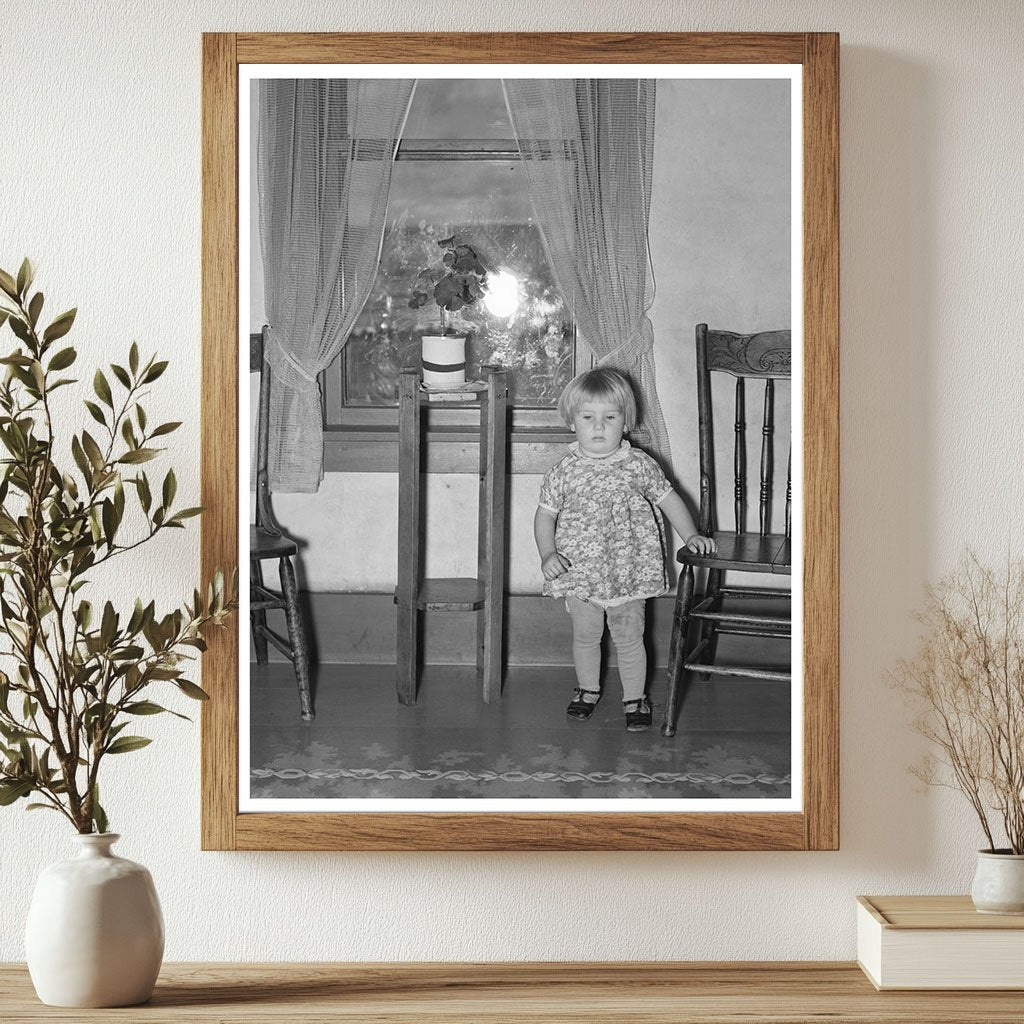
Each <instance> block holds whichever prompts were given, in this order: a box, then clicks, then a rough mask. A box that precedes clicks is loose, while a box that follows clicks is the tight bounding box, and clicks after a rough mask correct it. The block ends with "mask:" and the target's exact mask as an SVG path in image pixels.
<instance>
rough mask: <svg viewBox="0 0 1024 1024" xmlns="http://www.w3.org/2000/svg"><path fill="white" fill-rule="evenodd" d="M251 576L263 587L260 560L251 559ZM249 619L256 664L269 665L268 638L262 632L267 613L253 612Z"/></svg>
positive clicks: (264, 627) (254, 581)
mask: <svg viewBox="0 0 1024 1024" xmlns="http://www.w3.org/2000/svg"><path fill="white" fill-rule="evenodd" d="M249 574H250V575H251V576H252V581H253V583H254V584H256V586H259V587H262V586H263V563H262V562H260V560H259V559H258V558H250V559H249ZM249 619H250V621H251V623H252V642H253V646H254V647H255V648H256V664H257V665H266V663H267V660H268V659H267V638H266V637H265V636H264V635H263V634H262V633H261V632H260V630H261V628H262V629H266V626H267V613H266V612H265V611H262V610H261V611H258V612H253V613H252V614H251V615H250V616H249Z"/></svg>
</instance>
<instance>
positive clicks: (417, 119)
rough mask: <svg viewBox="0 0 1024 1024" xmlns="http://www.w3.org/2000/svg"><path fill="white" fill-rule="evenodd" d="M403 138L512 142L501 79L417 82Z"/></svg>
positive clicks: (449, 79)
mask: <svg viewBox="0 0 1024 1024" xmlns="http://www.w3.org/2000/svg"><path fill="white" fill-rule="evenodd" d="M403 137H404V138H407V139H511V138H512V123H511V121H509V117H508V110H507V109H506V108H505V94H504V92H503V91H502V88H501V79H500V78H420V79H417V81H416V91H415V92H414V93H413V97H412V105H411V106H410V108H409V117H408V118H407V119H406V123H405V131H404V132H403Z"/></svg>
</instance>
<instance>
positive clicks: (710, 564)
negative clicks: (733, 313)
mask: <svg viewBox="0 0 1024 1024" xmlns="http://www.w3.org/2000/svg"><path fill="white" fill-rule="evenodd" d="M712 373H722V374H729V375H731V376H732V377H734V378H735V380H736V386H735V393H736V400H735V416H734V426H733V429H734V431H735V444H734V449H733V506H734V513H735V529H734V530H733V531H731V532H729V531H719V530H718V529H717V523H716V518H717V517H716V511H715V509H716V504H715V496H716V491H715V484H716V480H715V448H714V430H713V427H714V418H713V415H712V401H711V395H712V386H711V375H712ZM789 376H790V332H789V331H769V332H763V333H760V334H747V335H744V334H732V333H730V332H728V331H717V330H716V331H712V330H708V325H707V324H698V325H697V411H698V417H699V433H700V516H699V521H698V529H699V531H700V532H701V533H703V534H706V535H708V536H713V537H714V538H715V541H716V543H717V545H718V550H717V551H716V553H715V554H714V555H707V556H704V555H696V554H693V553H692V552H690V551H687V550H686V549H685V548H683V549H681V550H680V551H679V552H678V554H677V555H676V559H677V561H679V562H680V563H681V565H682V568H681V570H680V573H679V587H678V591H677V593H676V602H675V612H674V614H673V618H672V640H671V643H670V646H669V655H668V699H667V701H666V706H665V721H664V723H663V725H662V728H661V732H662V735H663V736H674V735H675V734H676V719H677V718H678V715H679V705H680V702H681V698H682V688H683V687H682V682H683V675H684V673H685V672H701V673H705V674H707V675H708V676H709V677H714V676H722V677H737V676H738V677H753V678H755V679H763V680H772V681H777V682H788V681H789V679H790V673H789V672H782V671H778V670H777V669H776V668H768V667H765V666H758V665H716V664H715V653H716V649H717V644H718V637H719V635H720V634H722V633H729V634H735V635H739V636H754V637H780V638H787V637H789V636H790V634H791V622H790V612H789V610H788V604H787V606H786V610H785V611H784V612H780V610H779V608H778V605H779V603H780V602H781V601H786V602H788V601H789V598H790V591H789V589H788V588H786V589H781V588H780V589H774V588H770V587H752V586H725V585H724V577H725V573H726V572H727V571H729V570H734V571H739V572H745V573H762V574H772V575H784V576H789V574H790V568H791V553H790V521H791V515H792V477H791V473H790V468H789V467H790V466H791V462H792V459H791V452H790V453H787V478H786V507H785V529H784V532H783V533H771V532H769V531H770V529H771V519H772V492H773V486H774V468H775V450H774V449H775V382H776V381H777V380H783V379H784V380H788V379H789ZM748 380H749V381H751V382H753V381H756V380H763V381H764V389H763V395H764V405H763V415H762V418H761V424H762V425H761V463H760V493H759V496H758V530H757V532H756V533H754V532H748V531H747V526H746V520H747V456H746V386H747V381H748ZM696 568H706V569H707V570H708V575H707V586H706V588H705V591H704V593H703V594H698V595H696V597H695V596H694V570H695V569H696ZM727 598H738V599H740V600H741V601H742V602H743V607H742V608H741V609H732V610H729V609H726V608H725V607H724V602H725V600H726V599H727ZM748 606H753V607H754V609H755V610H753V611H751V610H749V608H748ZM694 620H696V621H697V622H699V623H700V630H699V635H698V637H697V640H696V643H695V644H694V646H693V647H690V648H689V649H688V643H689V639H688V638H689V632H690V626H691V623H692V622H693V621H694Z"/></svg>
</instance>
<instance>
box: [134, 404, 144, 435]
mask: <svg viewBox="0 0 1024 1024" xmlns="http://www.w3.org/2000/svg"><path fill="white" fill-rule="evenodd" d="M135 418H136V419H137V420H138V421H139V430H145V429H146V410H145V409H143V408H142V406H141V405H137V406H135Z"/></svg>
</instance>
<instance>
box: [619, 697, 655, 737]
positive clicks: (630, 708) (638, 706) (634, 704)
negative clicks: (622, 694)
mask: <svg viewBox="0 0 1024 1024" xmlns="http://www.w3.org/2000/svg"><path fill="white" fill-rule="evenodd" d="M622 710H623V711H625V713H626V729H627V730H628V731H629V732H645V731H646V730H647V729H650V727H651V717H652V715H651V703H650V701H649V700H648V699H647V698H646V697H641V698H640V700H624V701H623V702H622Z"/></svg>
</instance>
